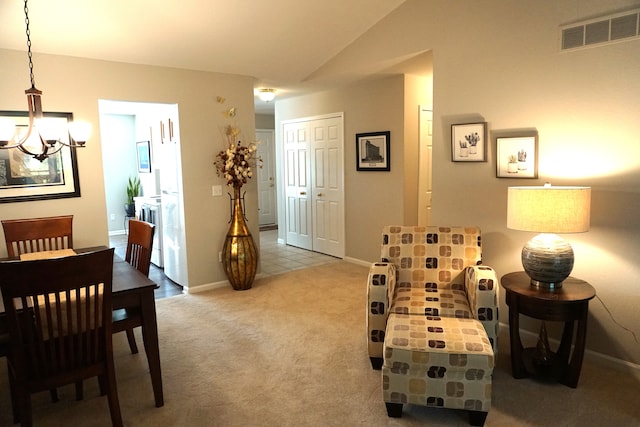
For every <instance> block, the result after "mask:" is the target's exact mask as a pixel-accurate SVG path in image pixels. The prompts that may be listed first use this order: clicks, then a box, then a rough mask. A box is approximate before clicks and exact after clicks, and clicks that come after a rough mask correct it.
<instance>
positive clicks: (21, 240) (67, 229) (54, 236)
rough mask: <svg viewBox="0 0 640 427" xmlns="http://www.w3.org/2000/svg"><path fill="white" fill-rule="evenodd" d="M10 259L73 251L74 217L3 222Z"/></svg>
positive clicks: (65, 216)
mask: <svg viewBox="0 0 640 427" xmlns="http://www.w3.org/2000/svg"><path fill="white" fill-rule="evenodd" d="M2 228H3V230H4V238H5V242H6V244H7V254H8V256H9V257H17V256H19V255H21V254H25V253H31V252H42V251H54V250H60V249H73V215H63V216H52V217H44V218H27V219H9V220H3V221H2Z"/></svg>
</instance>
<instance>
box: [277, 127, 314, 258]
mask: <svg viewBox="0 0 640 427" xmlns="http://www.w3.org/2000/svg"><path fill="white" fill-rule="evenodd" d="M284 135H285V144H284V145H285V146H284V151H285V159H286V163H285V169H286V177H287V182H286V185H285V197H286V201H287V212H286V213H287V218H286V221H287V232H286V240H287V243H289V244H291V245H293V246H297V247H300V248H303V249H309V250H311V249H312V238H311V234H310V230H311V229H312V226H311V224H310V223H309V222H310V221H311V206H310V205H309V203H308V199H309V193H310V189H309V186H308V182H309V179H308V171H309V154H308V153H309V141H307V140H306V137H307V130H306V129H305V128H304V127H303V126H301V124H297V123H293V124H288V125H285V129H284Z"/></svg>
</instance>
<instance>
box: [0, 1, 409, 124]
mask: <svg viewBox="0 0 640 427" xmlns="http://www.w3.org/2000/svg"><path fill="white" fill-rule="evenodd" d="M404 2H405V0H313V1H309V0H306V1H301V0H269V1H264V0H233V1H222V0H181V1H179V2H178V1H161V2H158V1H154V0H128V1H120V0H90V1H87V0H56V1H52V0H30V1H29V3H28V7H29V21H30V32H31V42H32V51H33V52H39V53H49V54H56V55H66V56H76V57H83V58H93V59H102V60H108V61H118V62H127V63H135V64H147V65H156V66H166V67H176V68H185V69H191V70H202V71H213V72H221V73H230V74H239V75H247V76H252V77H254V78H255V79H256V81H255V87H256V88H260V87H270V88H275V89H276V90H277V96H279V97H286V96H292V95H296V94H300V93H303V92H304V91H309V90H313V89H318V88H320V87H319V86H318V85H319V84H320V83H319V81H320V80H322V81H325V82H326V81H327V75H326V73H327V72H329V73H336V74H341V75H347V74H349V73H348V71H349V70H339V71H338V70H335V69H334V67H329V68H330V71H325V70H323V65H324V64H326V63H327V62H329V61H330V60H331V59H332V58H333V57H335V56H336V55H338V54H339V53H340V52H341V51H343V50H344V49H345V48H347V47H348V46H349V45H350V44H351V43H353V42H354V41H355V40H357V39H358V37H360V36H361V35H362V34H364V33H366V32H367V31H368V30H369V29H370V28H371V27H373V26H374V25H375V24H376V23H377V22H379V21H380V20H381V19H383V18H384V17H385V16H387V15H388V14H390V13H391V12H392V11H393V10H394V9H396V8H397V7H399V6H400V5H401V4H402V3H404ZM0 48H5V49H12V50H23V51H25V50H26V35H25V19H24V3H23V1H21V0H0ZM25 61H26V58H25ZM34 71H35V72H36V74H37V62H36V63H35V64H34ZM26 72H27V68H26V66H25V73H26ZM319 74H322V75H321V76H319ZM25 78H26V77H25ZM332 82H333V83H335V80H332ZM272 106H273V103H269V104H266V103H264V102H261V101H259V100H258V99H257V97H256V112H259V113H260V112H269V111H273V107H272Z"/></svg>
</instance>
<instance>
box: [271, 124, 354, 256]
mask: <svg viewBox="0 0 640 427" xmlns="http://www.w3.org/2000/svg"><path fill="white" fill-rule="evenodd" d="M282 126H283V132H282V135H283V141H282V153H284V159H283V164H284V175H283V181H284V182H283V183H282V188H283V193H284V204H283V205H284V211H285V212H284V224H285V233H284V236H285V239H286V243H287V244H289V245H292V246H297V247H300V248H303V249H308V250H312V251H314V252H320V253H323V254H327V255H331V256H334V257H338V258H343V257H344V254H345V242H344V235H345V233H344V224H345V219H344V130H343V129H344V117H343V115H342V114H340V113H338V114H332V115H327V116H318V117H310V118H302V119H296V120H288V121H285V122H283V123H282Z"/></svg>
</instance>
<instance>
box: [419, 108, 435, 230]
mask: <svg viewBox="0 0 640 427" xmlns="http://www.w3.org/2000/svg"><path fill="white" fill-rule="evenodd" d="M419 114H420V117H419V126H420V135H419V136H420V139H419V144H420V166H419V168H420V171H419V175H418V224H419V225H430V224H431V195H432V192H433V184H432V173H431V170H432V159H433V154H432V152H433V111H432V110H430V109H428V108H425V107H420V111H419Z"/></svg>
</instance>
